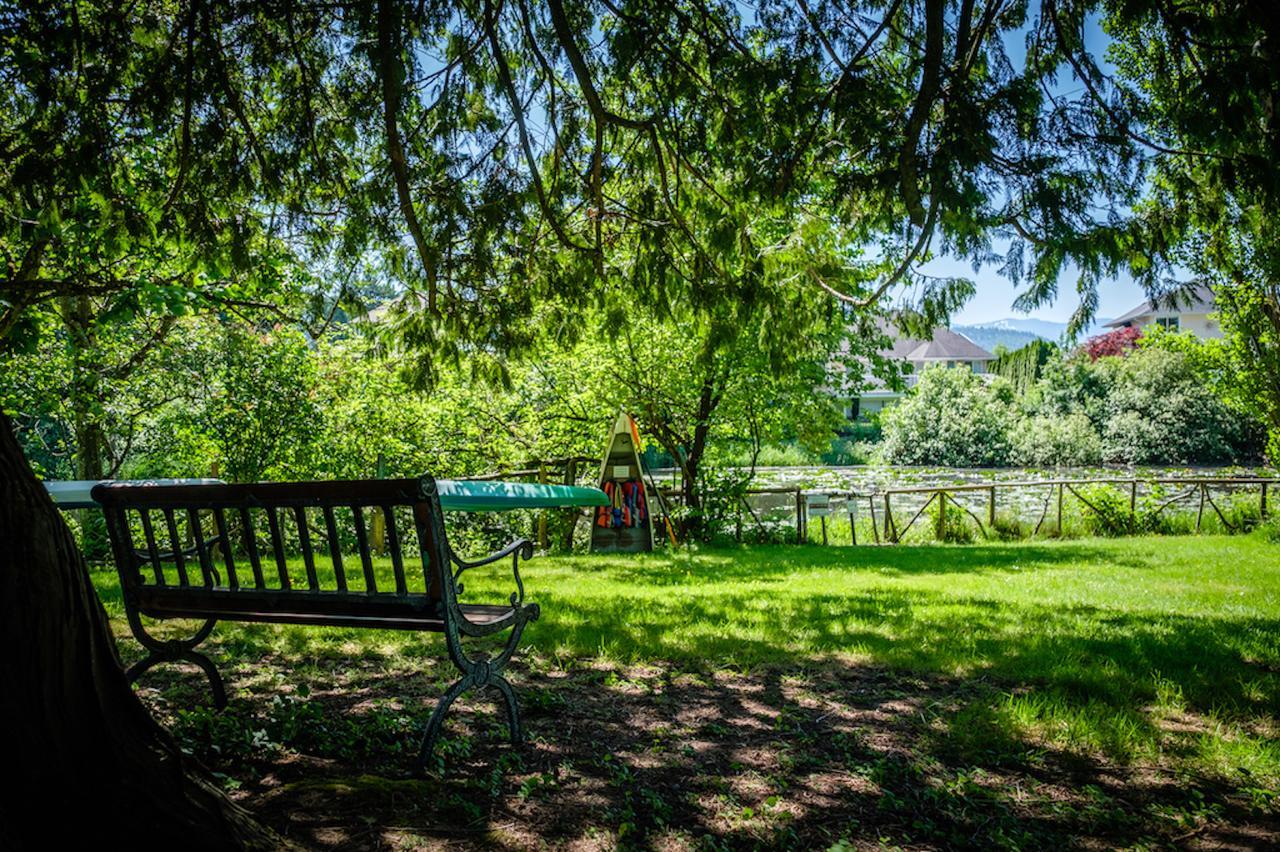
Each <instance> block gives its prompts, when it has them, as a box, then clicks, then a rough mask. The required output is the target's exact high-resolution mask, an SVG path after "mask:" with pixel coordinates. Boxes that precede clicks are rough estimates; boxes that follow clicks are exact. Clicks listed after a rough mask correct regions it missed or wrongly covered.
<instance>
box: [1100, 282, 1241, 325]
mask: <svg viewBox="0 0 1280 852" xmlns="http://www.w3.org/2000/svg"><path fill="white" fill-rule="evenodd" d="M1215 304H1216V302H1215V301H1214V298H1213V290H1211V289H1209V286H1208V285H1207V284H1196V285H1194V286H1192V287H1191V289H1190V290H1185V291H1184V290H1174V291H1172V292H1170V293H1168V294H1167V295H1165V296H1159V297H1157V298H1156V299H1155V301H1154V303H1153V302H1152V300H1150V299H1148V300H1147V301H1145V302H1143V303H1142V304H1141V305H1138V306H1137V307H1136V308H1134V309H1133V310H1131V311H1127V312H1126V313H1123V314H1121V315H1120V316H1118V317H1116V318H1115V319H1113V320H1112V321H1111V322H1109V323H1107V324H1106V327H1107V328H1120V327H1122V326H1126V325H1128V324H1130V323H1131V322H1133V321H1134V320H1136V319H1139V318H1140V317H1145V316H1148V315H1150V314H1154V313H1159V312H1160V311H1176V312H1177V313H1180V314H1198V313H1208V312H1209V311H1212V310H1213V308H1214V305H1215Z"/></svg>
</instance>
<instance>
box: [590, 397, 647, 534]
mask: <svg viewBox="0 0 1280 852" xmlns="http://www.w3.org/2000/svg"><path fill="white" fill-rule="evenodd" d="M603 458H604V461H603V463H602V464H601V466H600V488H601V490H603V491H605V493H606V494H608V495H609V496H610V498H611V500H612V502H611V505H609V506H604V507H601V508H599V509H597V510H596V511H595V512H593V514H592V516H591V551H592V552H593V553H642V552H646V551H650V550H653V525H654V515H653V512H654V510H655V509H656V508H657V506H656V505H655V503H654V499H653V497H654V495H653V493H652V491H651V489H650V488H649V487H648V484H647V483H646V481H645V476H644V468H643V467H642V466H641V463H640V433H639V430H637V429H636V423H635V421H634V420H632V419H631V416H630V415H629V414H627V413H626V412H619V414H618V419H617V420H616V421H614V424H613V428H612V430H610V432H609V440H608V443H607V444H606V445H605V450H604V457H603ZM615 494H621V495H623V496H622V497H621V499H619V500H613V499H612V498H613V497H614V495H615ZM619 502H621V503H622V505H621V506H618V505H617V503H619Z"/></svg>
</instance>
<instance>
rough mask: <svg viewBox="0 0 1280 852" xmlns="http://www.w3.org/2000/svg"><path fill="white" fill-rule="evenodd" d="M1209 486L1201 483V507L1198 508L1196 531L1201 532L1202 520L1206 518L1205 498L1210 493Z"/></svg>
mask: <svg viewBox="0 0 1280 852" xmlns="http://www.w3.org/2000/svg"><path fill="white" fill-rule="evenodd" d="M1208 491H1209V489H1208V487H1207V486H1206V485H1205V484H1204V483H1203V482H1201V483H1200V508H1199V509H1197V510H1196V532H1200V522H1201V521H1202V520H1204V498H1205V496H1206V495H1207V494H1208Z"/></svg>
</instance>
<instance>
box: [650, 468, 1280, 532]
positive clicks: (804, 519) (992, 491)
mask: <svg viewBox="0 0 1280 852" xmlns="http://www.w3.org/2000/svg"><path fill="white" fill-rule="evenodd" d="M1277 483H1280V479H1276V478H1264V477H1150V478H1138V477H1130V478H1098V479H1046V480H1029V481H1015V482H986V483H973V484H956V485H929V486H915V487H904V488H886V489H884V490H881V491H876V492H870V493H860V492H857V491H845V490H838V489H809V488H803V487H801V486H774V487H768V488H748V489H746V490H745V491H744V492H743V494H744V499H743V503H744V508H745V509H746V510H747V511H748V513H749V514H750V515H752V516H753V517H755V519H756V521H757V522H759V520H760V519H759V517H758V516H757V515H756V514H755V511H754V509H752V508H751V506H750V504H749V503H748V502H747V498H748V497H750V496H753V495H768V494H790V495H794V501H795V513H796V541H797V542H805V541H808V540H809V538H810V536H809V520H810V519H809V514H810V510H809V507H810V503H811V502H813V498H814V497H824V498H826V500H825V501H823V502H827V501H830V500H832V499H833V498H834V499H836V500H842V501H845V502H846V505H848V507H849V511H848V515H849V533H850V539H851V541H852V543H853V544H855V545H856V544H858V528H857V515H858V510H857V507H858V506H860V505H862V504H863V503H865V505H866V507H867V512H868V515H869V517H870V520H871V532H872V536H873V539H874V541H875V543H876V544H880V543H881V542H884V543H886V544H897V543H898V542H900V541H902V538H903V536H905V535H906V533H907V532H908V531H909V530H910V529H911V528H912V527H913V526H914V525H915V524H916V522H917V521H919V520H920V518H921V517H923V516H925V513H926V512H927V511H928V509H929V507H930V506H936V507H937V508H936V512H935V514H934V516H933V518H932V519H931V520H932V522H933V524H934V525H935V537H937V538H938V539H942V538H944V537H945V532H946V530H947V525H948V514H949V512H952V511H954V512H957V513H963V515H965V516H967V517H969V518H971V519H972V520H973V522H974V524H975V525H976V527H977V529H978V531H979V532H980V533H981V534H982V536H983V537H984V538H985V537H989V536H990V535H991V532H992V529H993V528H994V527H995V525H996V519H997V511H998V508H999V495H1000V494H1001V493H1005V492H1009V491H1013V490H1017V489H1023V490H1026V489H1033V490H1039V491H1042V492H1043V493H1044V494H1045V499H1044V501H1043V507H1042V509H1041V511H1040V514H1039V518H1038V519H1037V521H1036V524H1035V528H1034V529H1033V531H1032V535H1036V534H1038V533H1039V532H1040V530H1041V529H1042V528H1043V527H1044V525H1045V523H1046V521H1047V520H1048V518H1049V512H1050V508H1051V507H1053V506H1055V505H1056V515H1057V517H1056V521H1057V526H1056V529H1058V530H1061V529H1062V526H1063V520H1064V516H1063V503H1064V501H1065V499H1066V496H1067V495H1068V494H1070V495H1071V496H1072V497H1074V498H1075V499H1076V500H1078V501H1079V502H1080V504H1081V505H1082V506H1084V507H1085V509H1086V510H1088V511H1090V512H1092V513H1094V514H1095V515H1097V516H1098V517H1099V518H1100V519H1103V520H1106V521H1108V522H1110V521H1114V520H1115V518H1114V515H1113V514H1112V515H1109V514H1108V513H1107V511H1106V510H1104V509H1103V508H1101V507H1100V506H1098V505H1097V504H1096V503H1095V500H1096V495H1090V494H1089V493H1087V489H1088V488H1091V487H1095V486H1109V487H1112V488H1119V489H1121V493H1124V492H1125V491H1127V494H1128V520H1129V523H1130V525H1131V526H1132V527H1136V524H1137V520H1138V495H1139V493H1140V491H1141V490H1142V489H1144V488H1145V489H1146V490H1147V491H1148V492H1150V491H1151V490H1152V489H1154V488H1156V487H1162V488H1173V489H1175V490H1177V492H1178V493H1176V494H1174V495H1173V496H1170V497H1167V498H1166V499H1164V500H1163V501H1162V502H1161V503H1160V504H1159V505H1157V506H1156V507H1155V508H1154V509H1152V510H1150V512H1149V514H1148V517H1156V516H1159V515H1161V514H1162V513H1164V512H1165V511H1166V510H1168V509H1169V508H1170V507H1172V506H1174V505H1176V504H1179V503H1182V502H1184V501H1187V500H1196V499H1197V498H1198V504H1197V508H1196V522H1195V529H1196V532H1199V531H1200V529H1201V527H1202V525H1203V522H1204V518H1205V511H1206V509H1211V510H1212V511H1213V513H1214V514H1215V515H1216V516H1217V518H1218V520H1219V521H1220V522H1221V523H1222V525H1223V526H1224V527H1225V528H1226V529H1227V530H1229V531H1231V532H1236V531H1238V530H1237V528H1236V525H1235V524H1233V523H1232V522H1231V521H1230V520H1229V519H1228V518H1227V515H1226V513H1225V512H1224V511H1223V509H1222V507H1221V506H1220V505H1219V504H1218V500H1216V499H1215V496H1214V491H1215V489H1217V490H1218V491H1221V490H1222V489H1232V490H1235V491H1239V490H1242V489H1245V490H1252V489H1254V488H1256V489H1258V514H1259V517H1260V518H1266V517H1267V499H1268V496H1269V491H1270V489H1271V488H1272V487H1273V486H1274V485H1276V484H1277ZM1082 490H1084V493H1082ZM662 491H663V495H664V496H665V497H666V498H667V499H668V500H679V498H680V491H679V490H678V489H662ZM962 493H984V494H985V495H986V499H985V500H984V501H982V502H983V506H982V510H984V511H982V512H981V514H979V512H978V511H975V509H974V507H973V506H969V505H965V504H964V503H961V502H960V501H959V500H958V499H956V496H955V495H956V494H962ZM906 495H917V496H919V495H923V496H924V497H925V500H924V502H923V504H921V505H919V506H918V507H917V508H916V509H915V512H914V513H913V514H911V515H910V518H909V520H908V521H907V522H906V524H904V525H902V526H899V524H898V517H897V516H895V514H894V511H895V505H894V498H895V497H902V496H906ZM1218 496H1219V497H1220V496H1221V495H1220V494H1219V495H1218ZM1055 498H1056V499H1055ZM877 505H879V507H880V509H879V512H877ZM898 508H899V509H900V506H899V507H898ZM877 515H878V516H877ZM982 515H985V519H984V517H983V516H982ZM828 516H829V515H828V513H826V512H824V513H823V514H822V515H821V517H820V520H821V531H822V543H823V544H826V543H827V517H828Z"/></svg>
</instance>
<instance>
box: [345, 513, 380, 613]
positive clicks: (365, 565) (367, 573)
mask: <svg viewBox="0 0 1280 852" xmlns="http://www.w3.org/2000/svg"><path fill="white" fill-rule="evenodd" d="M351 517H352V519H353V520H354V522H355V525H356V547H357V548H359V550H360V567H361V569H363V571H364V590H365V592H366V593H367V594H371V595H373V594H377V592H378V580H377V578H376V577H374V575H373V556H372V555H371V554H370V553H369V535H368V533H366V532H365V528H364V509H363V508H362V507H361V506H358V505H357V506H352V507H351Z"/></svg>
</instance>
